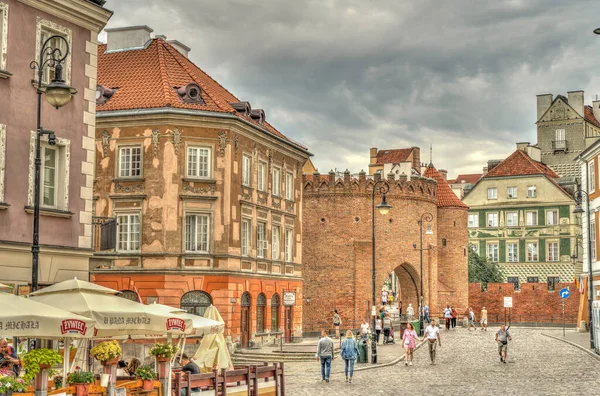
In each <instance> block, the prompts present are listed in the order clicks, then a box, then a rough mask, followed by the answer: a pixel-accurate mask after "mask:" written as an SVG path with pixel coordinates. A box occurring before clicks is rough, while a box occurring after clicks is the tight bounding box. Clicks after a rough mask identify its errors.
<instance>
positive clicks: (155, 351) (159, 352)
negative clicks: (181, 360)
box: [149, 343, 179, 362]
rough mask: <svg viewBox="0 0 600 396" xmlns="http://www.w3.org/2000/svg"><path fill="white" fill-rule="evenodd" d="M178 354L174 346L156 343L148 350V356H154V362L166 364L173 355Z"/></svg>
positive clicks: (176, 347)
mask: <svg viewBox="0 0 600 396" xmlns="http://www.w3.org/2000/svg"><path fill="white" fill-rule="evenodd" d="M177 352H179V347H178V346H177V345H175V344H170V343H164V344H161V343H156V344H154V346H153V347H152V348H150V351H149V353H150V355H152V356H156V360H157V361H159V362H167V361H169V360H171V358H172V357H173V356H175V354H176V353H177Z"/></svg>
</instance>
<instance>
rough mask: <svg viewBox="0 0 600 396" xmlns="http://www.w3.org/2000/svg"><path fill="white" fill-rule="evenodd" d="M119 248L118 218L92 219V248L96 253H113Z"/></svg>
mask: <svg viewBox="0 0 600 396" xmlns="http://www.w3.org/2000/svg"><path fill="white" fill-rule="evenodd" d="M116 246H117V219H116V217H96V216H94V217H93V219H92V248H93V249H94V252H105V251H113V250H115V248H116Z"/></svg>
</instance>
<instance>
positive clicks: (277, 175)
mask: <svg viewBox="0 0 600 396" xmlns="http://www.w3.org/2000/svg"><path fill="white" fill-rule="evenodd" d="M271 194H273V195H275V196H276V197H280V196H281V168H279V167H277V166H274V167H273V186H272V187H271Z"/></svg>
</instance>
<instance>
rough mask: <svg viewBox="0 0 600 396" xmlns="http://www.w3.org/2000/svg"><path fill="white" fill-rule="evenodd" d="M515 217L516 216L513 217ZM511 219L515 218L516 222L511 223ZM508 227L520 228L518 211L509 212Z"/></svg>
mask: <svg viewBox="0 0 600 396" xmlns="http://www.w3.org/2000/svg"><path fill="white" fill-rule="evenodd" d="M511 215H514V216H511ZM511 217H514V221H513V222H511V221H510V219H511ZM506 226H507V227H518V226H519V212H518V211H513V210H510V211H507V212H506Z"/></svg>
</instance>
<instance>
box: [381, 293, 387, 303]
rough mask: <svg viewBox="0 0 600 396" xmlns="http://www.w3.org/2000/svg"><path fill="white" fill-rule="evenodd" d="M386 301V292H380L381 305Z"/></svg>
mask: <svg viewBox="0 0 600 396" xmlns="http://www.w3.org/2000/svg"><path fill="white" fill-rule="evenodd" d="M387 300H388V291H387V290H384V291H382V292H381V305H385V304H386V303H387Z"/></svg>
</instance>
